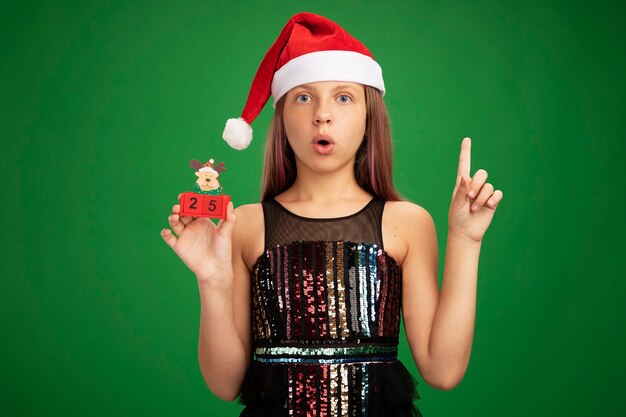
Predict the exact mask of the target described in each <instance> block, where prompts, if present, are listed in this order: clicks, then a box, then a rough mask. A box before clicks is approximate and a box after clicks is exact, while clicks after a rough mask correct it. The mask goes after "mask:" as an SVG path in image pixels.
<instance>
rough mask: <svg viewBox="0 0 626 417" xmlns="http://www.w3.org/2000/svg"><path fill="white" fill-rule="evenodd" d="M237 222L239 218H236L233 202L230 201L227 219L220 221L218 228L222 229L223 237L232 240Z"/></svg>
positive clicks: (227, 208)
mask: <svg viewBox="0 0 626 417" xmlns="http://www.w3.org/2000/svg"><path fill="white" fill-rule="evenodd" d="M236 221H237V217H236V216H235V210H234V208H233V202H232V201H229V202H228V206H227V207H226V219H225V220H224V219H222V220H220V222H219V223H218V225H217V227H218V228H219V229H220V233H222V236H224V237H227V238H230V237H231V236H232V233H233V228H234V227H235V222H236Z"/></svg>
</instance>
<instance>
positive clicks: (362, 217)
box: [262, 197, 385, 249]
mask: <svg viewBox="0 0 626 417" xmlns="http://www.w3.org/2000/svg"><path fill="white" fill-rule="evenodd" d="M262 204H263V212H264V215H265V249H269V248H273V247H275V246H276V245H280V244H284V243H290V242H295V241H310V240H316V241H319V240H324V241H332V240H337V239H341V240H344V241H346V242H348V241H350V242H367V243H375V244H376V245H377V246H378V247H379V248H380V249H384V247H383V237H382V214H383V208H384V207H385V200H383V199H380V198H376V197H374V198H372V199H371V200H370V202H369V203H367V205H366V206H365V207H363V208H362V209H361V210H359V211H358V212H356V213H354V214H351V215H349V216H343V217H333V218H320V219H318V218H309V217H302V216H298V215H297V214H295V213H292V212H291V211H289V210H287V209H286V208H285V207H283V206H282V205H281V204H280V203H279V202H278V201H276V200H274V199H273V198H272V199H268V200H265V201H264V202H263V203H262Z"/></svg>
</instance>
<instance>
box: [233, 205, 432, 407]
mask: <svg viewBox="0 0 626 417" xmlns="http://www.w3.org/2000/svg"><path fill="white" fill-rule="evenodd" d="M384 205H385V201H384V200H382V199H379V198H373V199H372V200H371V201H370V202H369V203H368V204H367V205H366V206H365V207H364V208H362V209H361V210H359V211H358V212H357V213H354V214H352V215H350V216H345V217H339V218H332V219H312V218H306V217H301V216H298V215H296V214H295V213H292V212H290V211H288V210H287V209H286V208H285V207H283V206H282V205H281V204H280V203H278V202H277V201H276V200H274V199H268V200H265V201H263V202H262V206H263V213H264V217H265V251H264V253H263V254H262V255H261V256H259V258H258V259H257V261H256V263H255V265H254V267H253V268H252V273H251V294H252V317H251V319H252V335H253V350H254V354H255V358H254V359H253V361H252V364H251V366H250V367H249V368H248V371H247V373H246V376H245V379H244V381H243V385H242V391H241V394H240V396H239V403H240V404H243V405H244V406H245V407H244V409H243V411H242V413H241V415H240V416H242V417H250V416H255V417H262V416H268V417H270V416H295V417H300V416H306V417H310V416H315V417H326V416H333V417H334V416H346V417H347V416H355V417H356V416H358V417H361V416H363V417H365V416H368V417H378V416H380V417H383V416H384V417H393V416H412V417H415V416H421V413H420V411H419V409H418V408H417V407H416V406H415V405H414V403H413V401H414V400H417V399H419V395H418V393H417V385H418V382H417V380H416V379H415V378H414V377H413V376H412V375H411V374H410V373H409V371H408V370H407V369H406V368H405V366H404V365H403V364H402V362H400V361H399V360H398V359H397V347H398V334H399V328H400V308H401V299H402V297H401V289H402V272H401V269H400V268H399V266H398V264H397V263H396V261H395V260H394V259H393V258H392V257H391V256H389V254H387V252H385V250H384V248H383V242H382V228H381V225H382V213H383V209H384Z"/></svg>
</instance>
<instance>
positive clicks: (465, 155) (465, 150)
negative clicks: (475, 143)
mask: <svg viewBox="0 0 626 417" xmlns="http://www.w3.org/2000/svg"><path fill="white" fill-rule="evenodd" d="M471 147H472V140H471V139H470V138H464V139H463V142H461V154H460V155H459V169H458V171H457V173H456V177H457V179H458V178H460V177H461V175H465V176H467V177H469V174H470V163H471V159H472V158H471V155H470V149H471Z"/></svg>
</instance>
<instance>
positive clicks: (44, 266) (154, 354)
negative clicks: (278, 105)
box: [0, 1, 626, 417]
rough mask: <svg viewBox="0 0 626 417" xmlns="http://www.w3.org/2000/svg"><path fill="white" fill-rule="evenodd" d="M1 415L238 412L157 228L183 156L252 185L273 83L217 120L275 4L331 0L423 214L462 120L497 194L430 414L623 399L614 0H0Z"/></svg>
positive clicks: (304, 6)
mask: <svg viewBox="0 0 626 417" xmlns="http://www.w3.org/2000/svg"><path fill="white" fill-rule="evenodd" d="M0 4H1V6H0V45H1V46H0V48H1V52H2V55H1V56H2V58H1V59H0V93H1V94H0V135H1V136H0V137H1V140H2V164H1V168H0V169H1V174H2V184H3V185H2V197H1V198H2V206H1V207H2V209H3V219H2V231H3V235H4V236H3V239H1V240H0V242H1V243H0V245H1V252H0V253H1V254H2V279H1V280H0V286H1V287H0V294H1V295H0V317H1V326H2V330H3V331H2V333H3V336H2V342H1V343H0V357H1V360H2V365H1V367H2V371H1V372H2V389H1V390H0V404H2V405H1V407H2V409H3V412H2V414H3V415H7V416H78V415H91V416H111V415H114V416H131V415H151V416H174V415H185V416H207V415H210V416H213V415H225V416H236V415H238V413H239V412H240V410H241V409H242V407H241V406H240V405H238V404H236V403H227V402H224V401H222V400H220V399H219V398H217V397H215V396H214V395H213V394H212V393H211V392H210V391H208V389H207V387H206V385H205V384H204V381H203V379H202V376H201V373H200V369H199V367H198V362H197V338H198V325H199V298H198V289H197V285H196V282H195V276H194V275H193V274H192V273H191V271H189V270H188V269H187V268H186V267H185V265H184V264H183V263H182V261H180V259H178V257H177V256H176V255H175V254H174V252H173V251H172V250H171V249H170V248H169V247H168V246H167V245H166V244H165V242H164V241H163V240H162V239H161V237H160V235H159V232H160V231H161V229H162V228H164V227H168V224H167V216H168V214H169V212H170V210H171V206H172V205H173V204H175V203H176V196H177V195H178V193H180V192H183V191H189V190H190V189H191V187H192V186H193V183H194V180H195V177H194V176H193V172H192V171H191V170H190V169H189V167H188V164H189V160H190V159H200V160H207V159H209V158H214V159H216V160H217V161H226V165H227V168H228V171H227V172H226V173H225V174H224V178H223V185H224V187H225V190H226V192H227V193H228V194H230V195H232V196H233V200H234V202H235V205H241V204H247V203H253V202H258V200H259V193H260V173H261V166H262V165H261V164H262V149H263V142H264V137H265V133H266V131H267V128H268V125H269V120H270V117H271V111H272V108H271V105H270V104H268V105H267V106H266V108H265V110H264V112H263V113H262V114H261V116H260V117H259V118H258V119H257V120H256V121H255V122H254V124H253V128H254V130H255V140H254V141H253V143H252V145H251V146H250V148H248V149H247V150H245V151H236V150H233V149H230V148H229V147H228V146H227V145H226V144H225V143H224V142H223V141H222V139H221V132H222V129H223V126H224V123H225V121H226V119H227V118H228V117H236V116H239V114H240V112H241V109H242V107H243V105H244V103H245V99H246V97H247V94H248V88H249V86H250V82H251V80H252V77H253V76H254V73H255V71H256V69H257V67H258V65H259V63H260V61H261V59H262V58H263V56H264V55H265V52H266V51H267V49H268V47H269V46H270V45H271V43H272V42H273V41H274V40H275V38H276V36H277V35H278V33H279V31H280V29H281V28H282V27H283V25H284V23H285V22H286V21H287V20H288V19H289V17H290V16H291V15H293V14H295V13H297V12H299V11H311V12H315V13H319V14H322V15H325V16H327V17H329V18H331V19H332V20H335V21H337V22H338V23H340V24H341V25H342V26H343V27H344V28H346V29H347V30H348V31H349V32H351V33H352V34H353V35H354V36H356V37H357V38H359V39H360V40H361V41H363V42H364V43H365V45H367V46H368V48H369V49H370V50H371V51H372V53H373V54H374V56H375V57H376V59H377V61H378V62H379V63H380V64H381V66H382V68H383V74H384V77H385V83H386V86H387V91H388V93H387V95H386V96H385V100H386V103H387V105H388V108H389V112H390V115H391V119H392V124H393V125H392V126H393V134H394V140H395V143H394V147H395V148H394V150H395V155H396V156H395V164H394V175H395V181H396V186H397V188H398V189H399V191H400V192H401V193H402V194H404V195H405V196H406V197H407V198H409V199H411V200H412V201H414V202H416V203H418V204H420V205H421V206H423V207H424V208H426V209H427V210H428V211H429V212H430V213H431V215H432V216H433V218H434V219H435V223H436V225H437V233H438V239H439V247H440V249H439V253H440V269H439V273H440V282H441V279H442V276H443V261H444V255H445V243H446V233H447V224H446V222H447V210H448V207H449V204H450V196H451V193H452V189H453V187H454V180H455V177H456V168H457V163H458V153H459V149H460V144H461V140H462V138H463V137H465V136H469V137H471V138H472V168H471V174H472V175H473V174H474V173H475V171H476V170H477V169H479V168H483V169H485V170H487V172H488V173H489V179H488V181H489V182H491V183H492V184H494V186H495V188H496V189H500V190H502V191H503V194H504V198H503V201H502V203H501V204H500V206H499V207H498V209H497V211H496V214H495V217H494V219H493V222H492V224H491V226H490V228H489V230H488V231H487V233H486V235H485V239H484V242H483V245H482V252H481V258H480V265H479V279H478V299H477V316H476V331H475V338H474V344H473V351H472V357H471V360H470V364H469V368H468V370H467V374H466V375H465V378H464V380H463V381H462V382H461V383H460V384H459V385H458V386H457V387H456V388H455V389H453V390H452V391H440V390H437V389H433V388H431V387H429V386H428V385H427V384H426V383H425V382H423V380H422V379H421V377H420V376H419V375H418V373H417V370H416V367H415V365H414V363H413V360H412V358H411V356H410V352H409V349H408V346H407V344H406V338H405V337H404V333H403V334H402V345H401V348H400V357H401V359H402V360H403V362H404V363H405V364H406V366H407V367H408V368H409V370H410V371H411V372H412V373H413V374H414V375H416V376H417V378H418V380H419V381H420V385H419V386H418V389H419V393H420V395H421V400H420V401H418V402H417V405H418V406H419V408H420V409H421V410H422V412H423V413H424V415H425V417H435V416H452V415H463V416H528V415H533V416H555V415H558V416H566V415H567V416H588V415H601V416H618V415H623V413H624V406H625V405H626V404H625V397H626V396H625V395H624V394H623V390H624V388H625V385H626V384H625V383H624V373H625V371H626V366H625V362H626V361H625V359H624V352H625V351H626V338H625V335H624V330H625V326H624V324H625V323H624V317H625V316H626V314H625V313H626V311H625V310H626V307H625V305H626V304H625V303H624V294H625V291H624V290H625V289H626V286H625V284H624V279H625V278H626V273H625V272H626V268H625V267H624V262H623V258H622V257H623V256H624V253H625V249H626V248H625V247H624V244H623V241H624V236H625V232H626V230H625V222H624V217H623V214H624V197H623V193H624V190H625V189H626V187H624V173H623V171H622V170H623V166H624V162H623V161H624V150H625V147H624V145H623V143H622V141H623V139H622V138H621V137H619V136H618V135H619V134H624V131H625V130H626V126H625V122H624V116H625V114H624V113H625V112H624V110H625V106H624V102H623V101H624V97H625V93H626V91H625V90H626V89H625V77H624V74H625V73H626V59H625V48H624V45H625V42H626V30H625V27H626V26H625V25H624V21H625V17H626V13H625V12H624V7H623V6H621V5H620V4H619V2H617V1H615V2H604V1H596V2H571V1H560V2H557V1H547V2H546V1H543V2H539V1H538V2H520V1H508V2H497V1H467V2H454V1H448V2H433V1H424V2H398V1H384V2H380V1H377V2H371V3H365V2H346V1H344V2H334V1H327V2H301V3H296V2H292V1H284V2H270V1H255V2H250V1H249V2H230V1H222V2H209V1H204V2H201V1H187V2H178V3H176V2H164V1H161V2H159V1H144V2H126V1H117V2H113V1H108V2H107V1H101V2H94V1H75V2H60V1H56V2H37V3H28V2H2V3H0Z"/></svg>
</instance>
